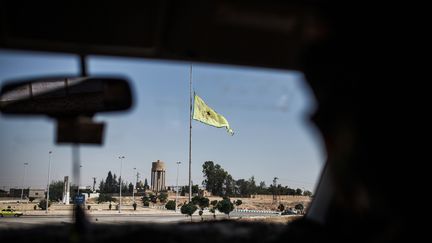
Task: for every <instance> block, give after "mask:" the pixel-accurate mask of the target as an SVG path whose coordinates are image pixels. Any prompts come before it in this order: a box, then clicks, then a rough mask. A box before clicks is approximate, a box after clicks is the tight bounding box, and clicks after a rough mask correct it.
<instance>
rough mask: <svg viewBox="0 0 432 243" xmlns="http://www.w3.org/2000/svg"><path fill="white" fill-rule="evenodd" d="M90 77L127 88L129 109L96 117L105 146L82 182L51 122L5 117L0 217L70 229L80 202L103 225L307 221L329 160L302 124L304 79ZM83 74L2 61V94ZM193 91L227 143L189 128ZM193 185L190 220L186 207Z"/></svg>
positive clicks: (171, 74)
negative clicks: (17, 85)
mask: <svg viewBox="0 0 432 243" xmlns="http://www.w3.org/2000/svg"><path fill="white" fill-rule="evenodd" d="M88 72H89V75H90V76H98V75H105V76H122V77H126V78H127V79H128V80H129V81H130V84H131V86H132V91H133V98H134V105H133V107H132V109H131V110H130V111H127V112H118V113H106V114H97V115H96V116H95V117H94V120H96V121H99V122H104V123H105V124H106V127H105V134H104V137H103V144H102V145H101V146H98V145H80V147H79V149H80V150H79V151H80V154H79V165H80V166H79V170H80V178H81V180H80V181H74V178H73V173H72V155H71V150H72V146H71V145H59V144H56V143H55V136H56V130H55V127H56V123H55V120H53V119H49V118H47V117H44V116H33V117H22V116H7V115H4V114H1V115H0V133H1V134H2V136H0V154H1V155H2V156H1V166H2V169H1V170H0V190H1V196H0V199H1V200H0V207H2V208H7V207H11V208H12V209H16V210H19V211H21V212H23V214H24V216H23V217H22V218H20V219H19V220H22V222H25V221H26V220H31V219H29V218H31V217H36V216H46V215H47V214H48V215H49V214H51V215H56V216H55V217H60V218H62V219H63V220H66V218H71V216H72V205H74V204H77V203H78V204H82V206H83V208H84V209H85V212H86V214H87V215H88V216H89V217H93V218H94V219H96V218H97V220H93V221H92V222H106V223H119V222H131V221H132V222H149V221H150V222H179V221H180V222H182V221H189V220H195V221H201V220H203V221H206V220H215V219H216V220H217V219H221V218H224V219H225V218H230V219H231V220H246V221H255V220H262V221H268V222H283V223H285V222H288V221H289V220H291V219H290V216H285V215H283V213H282V212H285V213H287V212H290V213H293V214H295V216H296V217H301V216H302V215H303V214H304V213H305V212H306V211H307V209H308V206H309V203H310V201H311V199H312V197H313V196H314V189H315V186H316V183H317V180H318V176H319V174H320V172H321V169H322V165H323V163H324V161H325V157H326V154H325V151H324V148H323V144H322V140H321V137H320V135H319V134H318V132H317V131H316V128H315V127H314V126H313V125H312V124H311V123H310V122H309V116H310V114H311V113H312V112H313V111H314V109H315V108H316V103H315V99H314V97H313V95H312V92H311V90H310V89H309V87H308V85H307V84H306V82H305V81H304V76H303V74H302V73H300V72H297V71H280V70H275V69H264V68H246V67H242V66H231V65H214V64H205V63H188V62H172V61H155V60H146V59H134V58H115V57H101V56H89V57H88ZM78 73H79V65H78V59H77V58H76V56H74V55H66V54H47V53H39V52H29V51H25V52H24V51H9V50H0V82H1V84H3V85H4V84H5V82H6V81H7V80H13V79H23V78H29V79H30V78H35V77H42V76H50V75H51V76H59V75H64V76H68V75H69V76H74V75H75V76H77V74H78ZM190 82H191V83H192V92H193V93H194V94H195V95H197V97H198V98H199V99H200V100H201V101H203V104H204V105H203V106H201V107H197V106H195V107H194V111H197V110H199V109H201V108H202V109H207V110H206V112H208V109H210V108H211V109H212V112H215V113H214V114H216V115H217V116H219V115H220V116H223V117H224V118H225V119H226V121H227V122H228V123H229V128H230V129H232V131H233V134H231V133H230V131H229V130H228V128H227V127H222V128H216V127H214V126H215V124H210V125H213V126H209V124H208V123H206V121H203V120H199V119H200V118H199V117H197V119H194V120H192V122H191V124H192V129H191V130H190V129H189V124H190V120H189V118H190V113H189V112H190V98H191V92H190ZM193 102H194V103H193V104H192V105H196V102H197V100H196V99H195V100H194V101H193ZM203 107H204V108H203ZM24 118H25V119H24ZM217 125H218V124H216V126H217ZM219 125H220V124H219ZM190 132H191V140H189V134H190ZM189 142H191V143H190V151H191V153H190V155H191V167H190V175H191V177H189ZM189 179H190V180H191V185H192V195H191V198H196V199H195V201H193V200H192V201H193V204H194V205H195V206H196V208H195V210H192V209H193V208H192V209H189V208H188V207H187V206H188V205H189ZM48 181H49V193H47V192H48V190H47V184H48V183H47V182H48ZM120 188H121V195H120ZM47 194H48V195H49V203H47V202H46V197H47ZM203 198H204V199H203ZM224 203H227V204H228V209H226V207H225V206H224ZM176 205H177V208H176ZM229 205H231V207H230V206H229ZM46 206H48V209H47V208H46ZM191 206H192V204H191ZM188 210H189V211H190V210H192V211H193V212H192V213H188V212H189V211H188ZM2 211H4V209H3V210H2ZM7 211H10V210H9V209H8V210H7ZM182 213H183V214H185V215H190V216H191V217H190V218H185V217H184V215H182ZM137 216H140V218H137ZM20 222H21V221H20ZM58 222H59V221H58V220H53V219H52V218H47V219H46V220H45V219H44V220H39V221H38V222H37V224H48V223H58ZM35 224H36V223H35ZM37 224H36V225H37ZM22 225H24V224H20V223H19V222H18V221H17V222H16V224H15V225H13V227H21V226H22ZM0 227H12V226H11V225H7V224H0Z"/></svg>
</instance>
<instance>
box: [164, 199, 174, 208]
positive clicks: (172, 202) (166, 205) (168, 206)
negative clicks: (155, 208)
mask: <svg viewBox="0 0 432 243" xmlns="http://www.w3.org/2000/svg"><path fill="white" fill-rule="evenodd" d="M165 208H166V209H168V210H175V209H176V204H175V201H174V200H169V201H168V202H167V204H165Z"/></svg>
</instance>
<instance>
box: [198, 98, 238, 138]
mask: <svg viewBox="0 0 432 243" xmlns="http://www.w3.org/2000/svg"><path fill="white" fill-rule="evenodd" d="M193 119H194V120H197V121H200V122H202V123H204V124H207V125H210V126H214V127H225V128H226V129H227V132H228V133H229V134H230V135H233V134H234V132H233V130H231V128H230V125H229V124H228V121H227V119H225V117H223V116H222V115H220V114H218V113H217V112H216V111H214V110H213V109H212V108H210V107H209V106H208V105H207V104H206V103H205V102H204V101H203V100H202V99H201V98H200V97H199V96H198V95H196V94H195V97H194V111H193Z"/></svg>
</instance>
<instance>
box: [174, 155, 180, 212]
mask: <svg viewBox="0 0 432 243" xmlns="http://www.w3.org/2000/svg"><path fill="white" fill-rule="evenodd" d="M176 164H177V179H176V201H175V211H176V212H177V203H178V191H179V188H178V175H179V166H180V164H181V162H180V161H178V162H176Z"/></svg>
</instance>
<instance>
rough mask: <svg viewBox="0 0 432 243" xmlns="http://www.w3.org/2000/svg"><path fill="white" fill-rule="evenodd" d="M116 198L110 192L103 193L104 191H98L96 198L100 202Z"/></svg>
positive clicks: (112, 200)
mask: <svg viewBox="0 0 432 243" xmlns="http://www.w3.org/2000/svg"><path fill="white" fill-rule="evenodd" d="M115 201H116V199H115V198H113V197H112V196H111V195H110V194H104V193H100V194H99V197H98V198H97V202H98V203H101V202H115Z"/></svg>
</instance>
